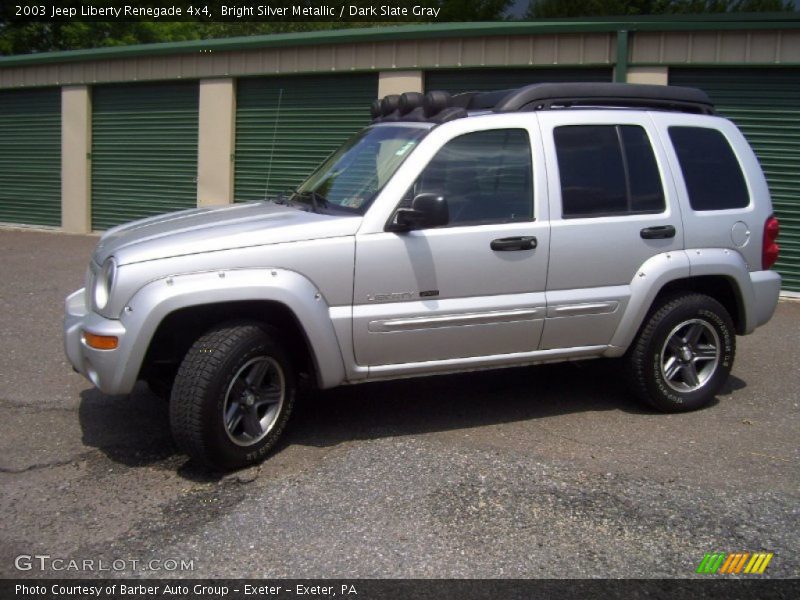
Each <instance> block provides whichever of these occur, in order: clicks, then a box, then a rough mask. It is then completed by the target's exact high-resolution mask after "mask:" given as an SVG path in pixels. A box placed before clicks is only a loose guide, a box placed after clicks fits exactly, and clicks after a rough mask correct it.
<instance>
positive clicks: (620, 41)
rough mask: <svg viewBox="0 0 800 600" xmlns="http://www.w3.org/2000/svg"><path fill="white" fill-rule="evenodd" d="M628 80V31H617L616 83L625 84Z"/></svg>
mask: <svg viewBox="0 0 800 600" xmlns="http://www.w3.org/2000/svg"><path fill="white" fill-rule="evenodd" d="M627 79H628V31H627V30H626V29H621V30H619V31H617V61H616V64H615V66H614V81H615V82H617V83H625V81H627Z"/></svg>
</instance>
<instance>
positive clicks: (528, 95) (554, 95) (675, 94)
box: [490, 83, 714, 114]
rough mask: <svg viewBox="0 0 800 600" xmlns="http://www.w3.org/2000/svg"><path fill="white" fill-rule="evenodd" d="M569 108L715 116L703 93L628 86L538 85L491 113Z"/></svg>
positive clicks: (509, 98) (504, 101) (502, 102)
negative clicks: (633, 109)
mask: <svg viewBox="0 0 800 600" xmlns="http://www.w3.org/2000/svg"><path fill="white" fill-rule="evenodd" d="M491 93H492V92H490V94H491ZM569 106H613V107H626V108H655V109H662V110H674V111H681V112H692V113H700V114H713V113H714V105H713V103H712V102H711V98H709V97H708V94H706V93H705V92H704V91H702V90H698V89H696V88H688V87H677V86H667V85H637V84H630V83H537V84H534V85H528V86H525V87H522V88H519V89H518V90H514V91H512V92H511V93H509V94H507V95H506V96H504V97H503V98H502V99H500V100H499V101H497V102H496V103H495V104H494V106H493V110H494V112H517V111H529V110H548V109H551V108H562V107H569Z"/></svg>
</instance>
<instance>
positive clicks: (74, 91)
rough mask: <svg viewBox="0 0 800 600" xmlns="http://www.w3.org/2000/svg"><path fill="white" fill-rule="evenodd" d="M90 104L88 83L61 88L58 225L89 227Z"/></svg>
mask: <svg viewBox="0 0 800 600" xmlns="http://www.w3.org/2000/svg"><path fill="white" fill-rule="evenodd" d="M91 135H92V108H91V94H90V89H89V87H88V86H85V85H76V86H65V87H63V88H61V227H62V228H63V229H64V231H68V232H70V233H88V232H89V231H91V226H92V214H91V197H92V196H91V170H90V169H91V162H90V161H89V158H88V156H89V152H91V149H92V138H91Z"/></svg>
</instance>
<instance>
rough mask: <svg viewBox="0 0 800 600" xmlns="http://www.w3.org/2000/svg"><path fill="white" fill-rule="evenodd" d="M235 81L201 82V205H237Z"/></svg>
mask: <svg viewBox="0 0 800 600" xmlns="http://www.w3.org/2000/svg"><path fill="white" fill-rule="evenodd" d="M235 107H236V92H235V83H234V80H233V79H201V80H200V115H199V122H200V124H199V128H200V130H199V131H198V147H197V205H198V206H210V205H215V204H231V203H233V161H232V160H231V156H232V155H233V142H234V139H233V138H234V130H235V126H234V122H235V110H236V108H235Z"/></svg>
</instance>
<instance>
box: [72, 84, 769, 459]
mask: <svg viewBox="0 0 800 600" xmlns="http://www.w3.org/2000/svg"><path fill="white" fill-rule="evenodd" d="M372 110H373V117H374V121H373V124H372V125H370V126H369V127H367V128H366V129H364V130H363V131H361V132H360V133H358V134H356V135H355V136H354V137H353V138H352V139H351V140H350V141H348V142H347V143H346V144H345V145H344V146H343V147H342V148H341V149H339V150H338V151H337V152H336V153H335V154H333V155H332V156H331V157H330V158H328V159H327V160H326V161H325V163H324V164H322V166H320V167H319V169H317V170H316V171H315V172H314V173H313V174H312V175H311V176H310V177H309V178H308V179H307V180H306V181H305V183H303V184H302V185H301V186H300V187H299V188H297V190H295V191H294V192H293V193H291V195H289V196H287V197H279V198H276V199H274V200H272V201H270V202H260V203H250V204H240V205H235V206H230V207H225V208H203V209H197V210H189V211H184V212H178V213H174V214H168V215H163V216H158V217H154V218H150V219H145V220H142V221H137V222H135V223H131V224H128V225H124V226H121V227H116V228H114V229H111V230H109V231H108V232H106V234H105V235H104V236H103V237H102V238H101V240H100V242H99V243H98V245H97V248H96V250H95V252H94V256H93V257H92V260H91V263H90V266H89V272H88V275H87V279H86V287H85V289H81V290H78V291H77V292H75V293H74V294H72V295H71V296H69V297H68V298H67V301H66V323H65V332H66V351H67V355H68V356H69V359H70V362H71V363H72V364H73V365H74V367H75V368H76V369H77V370H78V371H79V372H80V373H82V374H84V375H85V376H86V377H88V378H89V379H90V380H91V381H92V383H93V384H94V385H96V386H97V387H98V388H100V390H102V391H103V392H106V393H109V394H120V393H128V392H130V391H131V389H132V388H133V386H134V384H135V382H136V381H137V380H138V379H144V380H146V381H148V382H149V383H150V385H151V386H152V387H153V388H154V389H155V390H160V391H161V392H162V393H169V394H170V420H171V425H172V431H173V433H174V437H175V440H176V441H177V443H178V444H179V446H180V447H181V448H182V449H183V450H184V451H185V452H187V453H188V454H189V455H191V456H192V457H194V458H196V459H198V460H200V461H202V462H205V463H207V464H209V465H212V466H215V467H219V468H235V467H239V466H242V465H245V464H248V463H252V462H256V461H258V460H260V459H262V458H263V457H264V456H265V455H266V453H267V452H268V450H269V449H270V447H272V446H273V445H274V444H275V442H276V440H277V438H278V437H279V436H280V434H281V431H282V430H283V429H284V426H285V425H286V422H287V420H288V419H289V415H290V413H291V411H292V404H293V403H294V400H295V390H296V386H297V381H298V376H300V375H304V376H308V377H309V378H310V379H311V381H313V382H315V383H316V384H317V385H318V386H319V387H321V388H330V387H333V386H338V385H342V384H349V383H358V382H363V381H373V380H376V379H391V378H398V377H407V376H413V375H430V374H433V373H445V372H454V371H464V370H471V369H484V368H492V367H507V366H514V365H525V364H534V363H541V362H552V361H560V360H575V359H586V358H595V357H624V360H625V361H627V368H628V372H629V373H630V381H631V386H632V389H633V392H634V393H635V394H636V395H637V396H639V397H640V398H642V399H643V400H645V401H647V402H649V403H650V404H651V405H653V406H654V407H656V408H658V409H660V410H663V411H683V410H691V409H696V408H698V407H701V406H703V405H705V404H706V403H707V402H709V400H710V399H711V398H712V397H713V396H714V395H715V394H716V393H717V392H718V391H719V389H720V386H722V384H723V383H724V382H725V380H726V379H727V377H728V374H729V373H730V370H731V366H732V364H733V358H734V351H735V344H736V338H735V336H736V334H740V335H742V334H747V333H750V332H752V331H753V330H754V329H755V328H756V327H758V326H759V325H763V324H764V323H766V322H767V321H768V320H769V319H770V317H771V316H772V313H773V311H774V310H775V306H776V303H777V300H778V294H779V290H780V277H779V275H778V274H777V273H775V272H774V271H771V270H769V269H770V267H771V266H772V265H773V263H774V262H775V260H776V259H777V254H778V246H777V245H776V243H775V241H776V237H777V233H778V222H777V221H776V219H775V218H774V217H773V216H772V208H771V202H770V196H769V191H768V189H767V184H766V182H765V180H764V176H763V174H762V172H761V169H760V167H759V164H758V161H757V159H756V157H755V155H754V154H753V152H752V150H751V149H750V147H749V146H748V144H747V142H746V141H745V139H744V138H743V137H742V135H741V133H740V132H739V131H738V130H737V128H736V127H735V126H734V125H733V124H732V123H731V122H730V121H728V120H726V119H723V118H719V117H716V116H714V115H713V113H714V111H713V106H712V105H711V103H710V101H709V98H708V96H707V95H706V94H704V93H703V92H701V91H699V90H695V89H688V88H676V87H666V86H664V87H661V86H636V85H625V84H539V85H531V86H527V87H523V88H520V89H516V90H505V91H501V92H486V93H466V94H460V95H456V96H452V97H451V96H450V95H449V94H447V93H444V92H429V93H428V94H426V95H425V96H423V95H422V94H416V93H407V94H403V95H402V96H387V97H386V98H384V99H383V100H382V101H376V102H375V103H374V104H373V107H372Z"/></svg>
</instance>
